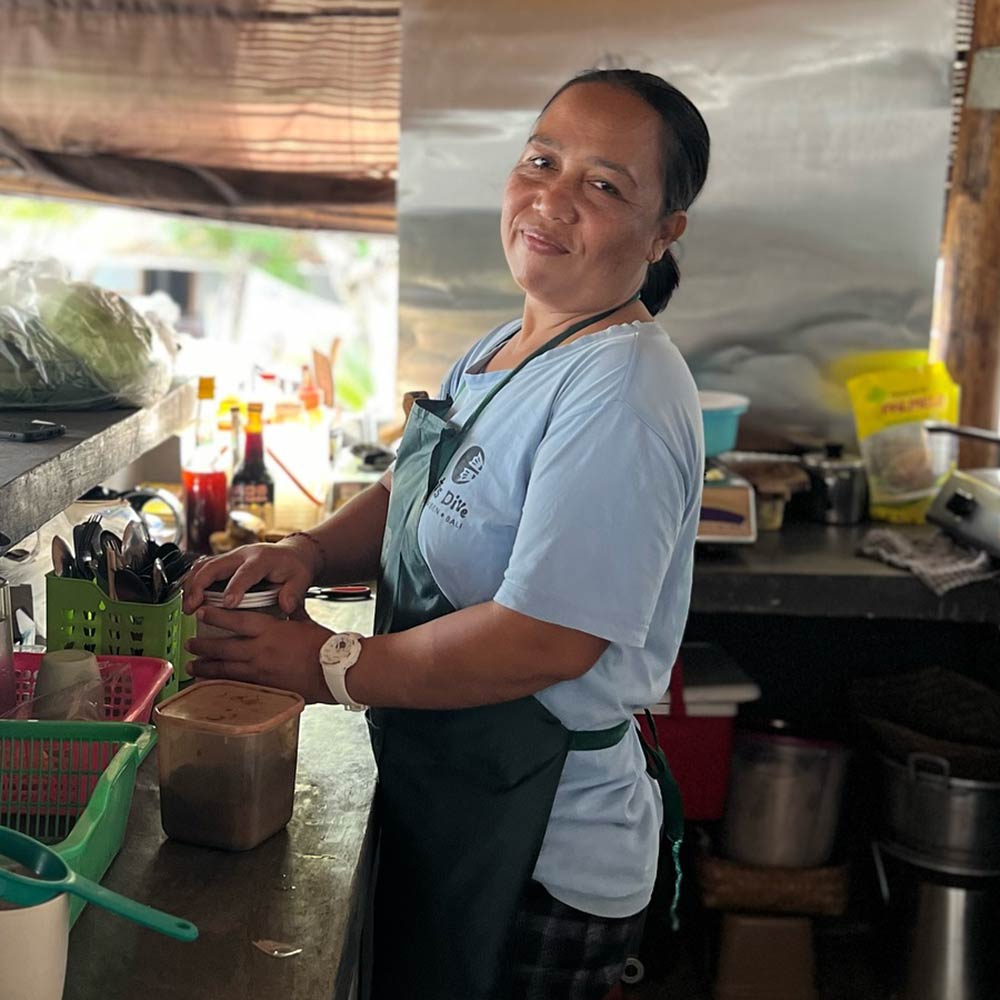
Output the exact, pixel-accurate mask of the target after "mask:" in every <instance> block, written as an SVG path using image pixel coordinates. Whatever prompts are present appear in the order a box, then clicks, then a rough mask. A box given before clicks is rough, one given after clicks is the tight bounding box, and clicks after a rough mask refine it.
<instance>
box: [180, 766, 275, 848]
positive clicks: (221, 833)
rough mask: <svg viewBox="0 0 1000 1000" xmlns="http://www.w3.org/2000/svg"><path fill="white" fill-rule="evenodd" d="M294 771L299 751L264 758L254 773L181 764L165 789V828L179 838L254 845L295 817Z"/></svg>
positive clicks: (228, 845) (213, 843) (214, 844)
mask: <svg viewBox="0 0 1000 1000" xmlns="http://www.w3.org/2000/svg"><path fill="white" fill-rule="evenodd" d="M289 773H290V774H291V775H292V778H293V780H292V781H289V780H288V775H289ZM294 775H295V753H294V752H293V753H292V754H290V755H289V754H285V755H284V756H282V757H278V758H265V759H263V760H261V761H260V766H259V767H258V768H256V769H255V770H254V772H253V773H243V772H242V771H239V770H235V769H233V768H227V767H204V766H200V765H198V764H188V765H185V766H183V767H180V768H178V769H177V770H176V771H174V773H173V774H172V776H171V778H170V782H169V784H164V786H163V787H162V788H161V789H160V815H161V819H162V821H163V829H164V831H165V832H166V834H167V836H168V837H173V839H174V840H184V841H188V842H189V843H194V844H204V845H208V846H211V847H222V848H226V849H228V850H233V851H243V850H250V848H252V847H256V846H257V844H259V843H261V841H263V840H266V839H267V838H268V837H270V836H272V835H273V834H275V833H277V832H278V830H281V829H282V828H283V827H285V826H286V825H287V823H288V821H289V820H290V819H291V818H292V806H293V798H294V795H295V781H294Z"/></svg>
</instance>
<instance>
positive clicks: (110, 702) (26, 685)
mask: <svg viewBox="0 0 1000 1000" xmlns="http://www.w3.org/2000/svg"><path fill="white" fill-rule="evenodd" d="M43 655H44V654H42V653H15V654H14V676H15V677H16V679H17V703H18V704H19V705H21V704H23V703H24V702H26V701H28V700H30V698H31V697H32V695H33V694H34V693H35V678H36V677H37V676H38V665H39V664H40V663H41V662H42V656H43ZM97 665H98V667H99V668H100V671H101V676H102V677H103V678H104V719H105V721H106V722H144V723H145V722H149V717H150V715H151V714H152V711H153V702H154V701H155V700H156V696H157V695H158V694H159V693H160V691H162V690H163V688H164V687H165V686H166V684H167V681H169V680H170V675H171V674H172V673H173V667H171V666H170V664H169V663H168V662H167V661H166V660H158V659H156V658H155V657H152V656H104V655H102V654H100V653H99V654H98V655H97ZM122 667H127V668H128V669H127V670H125V671H122V669H121V668H122Z"/></svg>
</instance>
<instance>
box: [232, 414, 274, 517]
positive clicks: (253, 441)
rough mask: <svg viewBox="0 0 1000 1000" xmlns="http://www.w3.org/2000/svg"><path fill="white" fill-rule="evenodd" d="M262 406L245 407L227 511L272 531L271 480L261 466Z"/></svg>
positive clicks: (272, 504)
mask: <svg viewBox="0 0 1000 1000" xmlns="http://www.w3.org/2000/svg"><path fill="white" fill-rule="evenodd" d="M263 409H264V407H263V404H262V403H250V404H249V405H248V406H247V432H246V437H245V439H244V445H243V458H242V460H241V461H240V464H239V466H238V468H237V469H236V471H235V472H234V473H233V481H232V483H231V484H230V487H229V509H230V510H231V511H232V510H245V511H247V512H249V513H250V514H255V515H256V516H257V517H259V518H261V520H263V522H264V523H265V524H266V525H267V527H269V528H272V527H274V477H273V476H272V475H271V473H270V472H269V471H268V469H267V464H266V463H265V462H264V420H263Z"/></svg>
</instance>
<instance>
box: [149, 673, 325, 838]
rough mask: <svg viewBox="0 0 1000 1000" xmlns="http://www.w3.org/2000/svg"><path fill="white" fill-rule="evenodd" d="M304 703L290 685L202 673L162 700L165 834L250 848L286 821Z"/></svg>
mask: <svg viewBox="0 0 1000 1000" xmlns="http://www.w3.org/2000/svg"><path fill="white" fill-rule="evenodd" d="M304 707H305V702H304V701H303V699H302V698H301V697H300V696H299V695H297V694H294V693H292V692H291V691H280V690H278V689H277V688H269V687H260V686H258V685H256V684H241V683H238V682H236V681H199V682H198V683H196V684H192V685H191V686H190V687H187V688H185V689H184V690H183V691H181V693H180V694H177V695H175V696H174V697H173V698H168V699H167V700H166V701H164V702H163V703H162V704H160V705H157V707H156V709H155V711H154V715H153V719H154V722H155V723H156V726H157V732H158V735H159V767H160V820H161V822H162V824H163V830H164V832H165V833H166V834H167V836H168V837H172V838H173V839H175V840H183V841H185V842H187V843H190V844H201V845H203V846H205V847H220V848H223V849H225V850H229V851H249V850H251V849H252V848H254V847H256V846H257V845H258V844H260V843H262V842H263V841H265V840H267V838H268V837H270V836H272V835H273V834H275V833H277V832H278V831H279V830H281V829H283V828H284V827H285V826H286V825H287V823H288V821H289V820H290V819H291V818H292V808H293V805H294V797H295V765H296V761H297V758H298V745H299V716H300V715H301V714H302V709H303V708H304Z"/></svg>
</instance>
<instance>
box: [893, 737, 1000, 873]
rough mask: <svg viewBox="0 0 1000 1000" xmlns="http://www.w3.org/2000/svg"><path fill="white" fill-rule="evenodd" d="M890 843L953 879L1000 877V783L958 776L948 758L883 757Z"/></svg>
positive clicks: (902, 853)
mask: <svg viewBox="0 0 1000 1000" xmlns="http://www.w3.org/2000/svg"><path fill="white" fill-rule="evenodd" d="M879 766H880V771H881V775H882V785H883V796H882V799H883V802H884V807H883V812H882V818H883V823H884V831H883V836H884V839H885V840H886V841H887V842H888V843H889V844H890V845H892V848H893V850H894V851H895V852H896V853H898V854H899V855H900V856H902V857H904V858H905V859H906V860H908V861H910V862H911V863H912V864H915V865H920V866H922V867H924V868H930V869H933V870H934V871H940V872H946V873H948V874H952V875H970V876H979V875H1000V782H992V781H974V780H972V779H969V778H953V777H952V776H951V767H950V765H949V763H948V761H947V760H945V758H944V757H939V756H937V755H936V754H929V753H911V754H910V755H909V757H908V758H907V763H906V764H905V765H903V764H900V763H898V762H896V761H894V760H891V759H890V758H889V757H886V756H880V757H879Z"/></svg>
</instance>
